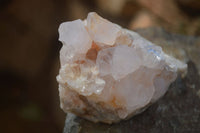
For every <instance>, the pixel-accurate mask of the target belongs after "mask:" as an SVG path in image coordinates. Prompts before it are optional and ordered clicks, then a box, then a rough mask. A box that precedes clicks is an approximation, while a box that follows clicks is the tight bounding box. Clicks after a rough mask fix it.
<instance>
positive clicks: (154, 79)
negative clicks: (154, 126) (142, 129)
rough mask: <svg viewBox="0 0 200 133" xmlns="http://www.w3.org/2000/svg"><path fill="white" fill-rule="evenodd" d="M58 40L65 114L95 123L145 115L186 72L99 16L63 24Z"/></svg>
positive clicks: (174, 60) (58, 77)
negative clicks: (183, 72)
mask: <svg viewBox="0 0 200 133" xmlns="http://www.w3.org/2000/svg"><path fill="white" fill-rule="evenodd" d="M59 35H60V37H59V40H60V41H61V42H62V43H63V47H62V49H61V51H60V61H61V68H60V72H59V75H58V76H57V81H58V83H59V94H60V101H61V108H62V109H63V110H64V111H65V112H72V113H74V114H76V115H79V116H81V117H84V118H86V119H88V120H91V121H94V122H98V121H100V122H105V123H113V122H118V121H120V120H122V119H128V118H130V117H131V116H133V115H136V114H137V113H139V112H141V111H143V110H144V109H145V108H147V107H148V106H149V105H150V104H152V103H153V102H155V101H156V100H158V99H159V98H160V97H162V96H163V95H164V94H165V92H166V91H167V88H168V87H169V85H170V84H171V83H172V82H173V81H174V80H175V79H176V76H177V71H179V70H182V71H183V70H186V68H187V65H186V64H184V63H182V62H180V61H178V60H176V59H175V58H173V57H170V56H168V55H166V54H165V53H164V52H163V51H162V48H161V47H159V46H156V45H154V44H152V43H151V42H149V41H147V40H145V39H144V38H142V37H141V36H139V35H138V34H137V33H135V32H133V31H129V30H126V29H123V28H121V27H120V26H118V25H116V24H113V23H111V22H109V21H108V20H106V19H103V18H101V17H100V16H98V15H97V14H96V13H89V14H88V17H87V19H86V20H85V21H81V20H75V21H71V22H66V23H62V24H61V25H60V27H59Z"/></svg>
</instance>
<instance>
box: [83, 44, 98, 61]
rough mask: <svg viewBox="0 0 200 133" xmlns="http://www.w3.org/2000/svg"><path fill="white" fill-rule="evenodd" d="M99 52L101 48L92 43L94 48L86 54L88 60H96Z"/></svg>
mask: <svg viewBox="0 0 200 133" xmlns="http://www.w3.org/2000/svg"><path fill="white" fill-rule="evenodd" d="M99 50H100V48H99V46H98V45H97V44H96V43H94V42H92V47H91V48H90V49H89V50H88V52H87V53H86V58H88V59H90V60H96V58H97V54H98V51H99Z"/></svg>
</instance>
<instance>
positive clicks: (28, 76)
mask: <svg viewBox="0 0 200 133" xmlns="http://www.w3.org/2000/svg"><path fill="white" fill-rule="evenodd" d="M91 11H95V12H97V13H98V14H99V15H101V16H103V17H105V18H107V19H109V20H111V21H112V22H114V23H117V24H119V25H121V26H123V27H126V28H129V29H132V30H136V29H140V28H149V27H162V28H164V29H165V30H167V31H169V32H172V33H178V34H184V35H192V36H199V35H200V0H71V1H70V0H0V45H1V47H0V84H1V86H0V88H1V92H0V133H13V132H15V133H27V132H28V133H35V132H37V133H45V132H47V133H60V132H62V130H63V127H64V120H65V113H63V111H62V110H61V109H60V107H59V96H58V89H57V88H58V87H57V86H58V85H57V82H56V75H57V74H58V70H59V65H60V64H59V49H60V48H61V43H60V42H58V32H57V29H58V26H59V24H60V23H61V22H64V21H71V20H74V19H79V18H80V19H84V18H86V16H87V14H88V12H91Z"/></svg>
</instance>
